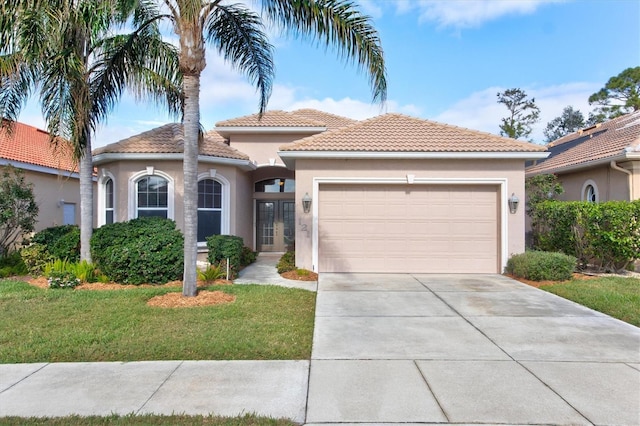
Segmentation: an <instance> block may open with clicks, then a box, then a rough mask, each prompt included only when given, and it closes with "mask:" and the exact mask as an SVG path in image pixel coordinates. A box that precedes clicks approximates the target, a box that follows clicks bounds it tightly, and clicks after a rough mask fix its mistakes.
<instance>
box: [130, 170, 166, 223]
mask: <svg viewBox="0 0 640 426" xmlns="http://www.w3.org/2000/svg"><path fill="white" fill-rule="evenodd" d="M137 188H138V217H147V216H158V217H164V218H166V217H167V214H168V209H167V207H168V199H169V197H168V193H169V184H168V182H167V180H166V179H163V178H161V177H159V176H147V177H144V178H142V179H140V180H139V181H138V183H137ZM152 209H153V210H152Z"/></svg>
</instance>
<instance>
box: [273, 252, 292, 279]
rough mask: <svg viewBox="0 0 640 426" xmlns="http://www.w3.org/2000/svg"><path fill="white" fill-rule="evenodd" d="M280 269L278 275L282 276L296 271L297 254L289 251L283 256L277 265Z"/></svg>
mask: <svg viewBox="0 0 640 426" xmlns="http://www.w3.org/2000/svg"><path fill="white" fill-rule="evenodd" d="M276 268H277V269H278V273H279V274H282V273H285V272H289V271H293V270H294V269H296V252H295V251H288V252H286V253H285V254H283V255H282V257H281V258H280V260H279V261H278V264H277V265H276Z"/></svg>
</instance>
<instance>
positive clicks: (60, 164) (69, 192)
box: [0, 122, 80, 231]
mask: <svg viewBox="0 0 640 426" xmlns="http://www.w3.org/2000/svg"><path fill="white" fill-rule="evenodd" d="M7 164H11V165H13V166H14V167H16V168H19V169H22V170H23V171H24V176H25V180H26V181H28V182H31V183H32V184H33V192H34V195H35V199H36V203H37V204H38V208H39V213H38V221H37V223H36V226H35V230H36V231H39V230H42V229H44V228H48V227H50V226H57V225H66V224H70V225H75V224H78V223H79V220H80V184H79V176H78V173H77V169H76V164H75V163H74V161H73V156H72V155H71V150H70V149H69V146H68V145H67V144H66V143H65V142H64V141H60V143H59V144H58V146H57V147H54V146H53V145H52V144H51V142H50V140H49V133H47V132H45V131H44V130H40V129H38V128H35V127H32V126H28V125H26V124H22V123H18V122H14V123H13V125H12V129H11V131H9V129H8V128H7V127H6V126H5V127H2V128H0V166H4V165H7Z"/></svg>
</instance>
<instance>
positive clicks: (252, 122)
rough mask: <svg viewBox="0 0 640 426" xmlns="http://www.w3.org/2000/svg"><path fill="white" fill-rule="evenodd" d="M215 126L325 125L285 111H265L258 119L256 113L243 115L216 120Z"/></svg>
mask: <svg viewBox="0 0 640 426" xmlns="http://www.w3.org/2000/svg"><path fill="white" fill-rule="evenodd" d="M216 127H325V124H324V123H323V122H322V121H318V120H315V119H312V118H306V117H305V116H302V115H298V114H294V113H291V112H287V111H278V110H275V111H267V112H265V113H264V114H263V115H262V119H260V120H259V119H258V114H252V115H245V116H243V117H238V118H232V119H230V120H224V121H218V122H217V123H216Z"/></svg>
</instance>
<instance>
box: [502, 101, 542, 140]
mask: <svg viewBox="0 0 640 426" xmlns="http://www.w3.org/2000/svg"><path fill="white" fill-rule="evenodd" d="M497 96H498V103H500V104H504V105H505V106H506V107H507V109H508V110H509V116H508V117H505V118H503V119H502V124H501V125H500V134H501V135H502V136H508V137H510V138H513V139H520V138H527V137H528V136H529V135H530V134H531V131H532V129H531V126H532V125H533V124H535V123H537V122H538V120H539V119H540V118H539V117H540V109H539V108H538V107H537V106H536V100H535V99H534V98H531V99H528V98H527V94H526V92H525V91H524V90H522V89H517V88H514V89H507V90H505V91H504V92H499V93H498V95H497Z"/></svg>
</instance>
